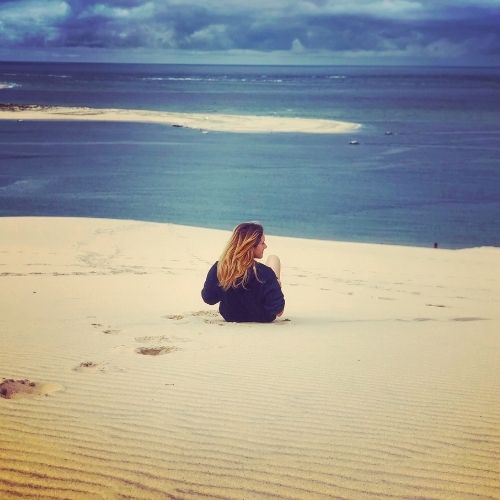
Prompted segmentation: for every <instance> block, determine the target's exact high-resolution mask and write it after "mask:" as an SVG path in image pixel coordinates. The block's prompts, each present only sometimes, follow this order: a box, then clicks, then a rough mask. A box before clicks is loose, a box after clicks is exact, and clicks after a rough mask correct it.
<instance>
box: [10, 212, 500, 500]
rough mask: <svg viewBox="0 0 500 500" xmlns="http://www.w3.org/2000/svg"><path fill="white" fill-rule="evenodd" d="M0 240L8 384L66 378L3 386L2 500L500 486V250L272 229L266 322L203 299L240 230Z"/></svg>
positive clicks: (64, 227) (86, 228)
mask: <svg viewBox="0 0 500 500" xmlns="http://www.w3.org/2000/svg"><path fill="white" fill-rule="evenodd" d="M0 235H1V239H2V247H1V249H0V279H1V282H2V286H1V288H0V294H1V300H0V329H1V331H2V349H1V350H0V379H1V377H5V378H12V379H16V380H17V379H29V380H35V381H39V380H40V381H44V382H46V383H52V384H60V385H61V386H63V387H64V390H62V391H58V392H53V393H50V394H48V395H46V396H44V395H39V396H36V397H32V398H29V399H28V398H22V399H12V400H11V399H3V398H0V422H1V423H2V425H1V426H0V497H2V498H14V497H16V496H36V497H37V498H43V497H51V498H54V497H56V498H119V497H132V498H148V499H149V498H200V497H210V496H212V497H215V498H241V499H243V498H244V499H247V498H271V497H273V498H276V497H277V498H306V499H309V498H366V499H368V498H371V499H372V498H379V497H393V498H417V497H418V498H443V499H444V498H499V497H500V475H499V473H500V470H499V463H500V460H499V458H500V453H499V449H500V446H499V445H500V425H499V424H500V386H499V384H498V380H499V375H500V373H499V371H500V362H499V361H500V359H499V353H500V349H499V347H500V345H499V344H500V341H499V336H498V332H499V331H500V329H499V325H500V312H499V311H500V307H499V302H500V275H499V273H498V269H499V268H500V267H499V264H500V251H499V249H496V248H495V249H493V248H477V249H468V250H458V251H452V250H441V249H440V250H434V249H425V248H410V247H395V246H383V245H364V244H351V243H338V242H327V241H313V240H299V239H292V238H282V237H275V236H272V235H268V237H267V243H268V246H269V249H268V251H272V252H273V253H278V254H279V255H280V256H281V257H282V261H283V268H284V273H283V280H282V281H283V287H284V291H285V295H286V298H287V308H286V311H285V315H284V316H283V318H282V319H280V320H279V321H277V322H275V323H273V324H268V325H256V324H228V323H225V322H223V321H222V319H221V318H220V316H219V315H218V313H217V311H216V309H215V308H212V307H208V306H206V305H204V304H203V303H201V299H200V297H199V290H200V288H201V285H202V282H203V280H204V277H205V273H206V271H207V270H208V266H209V265H210V264H211V263H212V261H213V260H215V258H216V257H217V255H218V254H219V252H220V250H221V248H222V246H223V244H224V243H225V241H226V238H227V236H228V233H227V232H224V231H215V230H207V229H197V228H189V227H182V226H175V225H167V224H153V223H142V222H131V221H113V220H92V219H63V218H1V219H0ZM304 256H307V257H308V258H307V259H306V258H305V257H304ZM154 352H157V355H154Z"/></svg>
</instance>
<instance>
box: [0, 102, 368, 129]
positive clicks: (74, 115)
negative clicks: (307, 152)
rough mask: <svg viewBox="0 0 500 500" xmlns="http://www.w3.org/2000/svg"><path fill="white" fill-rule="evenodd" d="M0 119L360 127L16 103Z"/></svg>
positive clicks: (329, 122)
mask: <svg viewBox="0 0 500 500" xmlns="http://www.w3.org/2000/svg"><path fill="white" fill-rule="evenodd" d="M0 120H17V121H22V120H37V121H49V120H54V121H65V120H73V121H109V122H135V123H156V124H162V125H169V126H172V127H179V128H190V129H196V130H202V131H213V132H230V133H254V134H259V133H303V134H348V133H353V132H356V131H359V130H360V128H361V125H360V124H358V123H351V122H343V121H336V120H325V119H313V118H294V117H278V116H259V115H231V114H218V113H176V112H167V111H148V110H134V109H113V108H88V107H64V106H45V105H17V104H3V105H0Z"/></svg>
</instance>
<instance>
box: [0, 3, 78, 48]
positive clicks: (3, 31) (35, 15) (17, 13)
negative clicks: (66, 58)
mask: <svg viewBox="0 0 500 500" xmlns="http://www.w3.org/2000/svg"><path fill="white" fill-rule="evenodd" d="M70 12H71V9H70V7H69V5H68V4H67V3H66V2H65V1H63V0H45V1H39V0H25V1H19V2H15V3H7V4H3V5H1V4H0V37H1V38H2V39H4V40H5V39H6V40H8V41H9V42H17V41H22V40H23V39H25V38H26V37H27V36H28V37H37V36H39V37H42V38H44V39H46V40H50V39H52V38H55V37H56V36H57V34H58V33H57V29H56V28H55V26H54V25H55V24H57V23H59V22H61V21H62V20H64V19H65V18H66V17H68V16H69V14H70Z"/></svg>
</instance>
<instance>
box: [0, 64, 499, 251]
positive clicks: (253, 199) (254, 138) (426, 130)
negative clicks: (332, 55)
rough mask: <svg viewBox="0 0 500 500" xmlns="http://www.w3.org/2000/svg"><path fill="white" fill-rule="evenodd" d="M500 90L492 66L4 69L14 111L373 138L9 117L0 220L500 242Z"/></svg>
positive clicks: (0, 150)
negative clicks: (323, 125) (106, 221)
mask: <svg viewBox="0 0 500 500" xmlns="http://www.w3.org/2000/svg"><path fill="white" fill-rule="evenodd" d="M499 94H500V71H499V70H490V69H467V68H465V69H464V68H448V69H439V68H433V69H429V68H403V69H401V68H399V69H398V68H346V67H335V68H287V67H254V66H253V67H231V66H141V65H69V64H68V65H66V64H60V65H53V64H27V63H23V64H13V63H3V64H0V100H1V102H4V103H6V102H16V103H40V104H60V105H85V106H91V107H122V108H135V109H163V110H173V111H192V112H200V111H201V112H225V113H228V112H229V113H239V114H271V115H284V116H307V117H313V118H314V117H318V118H331V119H343V120H350V121H357V122H361V123H363V125H364V126H363V129H362V130H361V131H360V132H359V133H357V134H356V135H355V136H354V137H351V136H345V135H335V136H332V135H330V136H323V135H305V134H255V135H253V134H252V135H249V134H228V133H209V134H201V133H200V132H199V131H195V130H188V129H177V128H173V127H165V126H158V125H145V124H126V123H78V122H71V123H67V122H66V123H62V122H59V123H57V122H43V123H37V122H22V123H17V122H7V121H0V215H71V216H95V217H116V218H127V219H141V220H154V221H168V222H176V223H182V224H191V225H200V226H207V227H219V228H225V229H228V228H231V227H232V226H234V225H235V224H236V223H238V222H239V221H241V220H248V219H257V220H260V221H262V222H263V223H264V225H265V226H266V230H267V231H268V232H272V233H275V234H285V235H292V236H303V237H313V238H325V239H339V240H350V241H370V242H383V243H397V244H411V245H423V246H431V245H432V244H433V243H434V242H435V241H437V242H439V244H440V246H442V247H451V248H456V247H468V246H478V245H495V246H499V245H500V231H499V229H500V228H499V226H500V224H499V222H498V219H499V217H498V215H499V214H500V167H499V165H500V163H499V157H500V155H499V153H500V126H498V124H499V123H500V95H499ZM389 131H390V134H388V133H386V132H389ZM353 138H355V139H357V140H358V141H359V142H360V144H359V145H358V146H352V145H349V140H350V139H353Z"/></svg>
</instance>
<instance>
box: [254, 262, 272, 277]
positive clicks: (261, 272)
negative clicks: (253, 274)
mask: <svg viewBox="0 0 500 500" xmlns="http://www.w3.org/2000/svg"><path fill="white" fill-rule="evenodd" d="M255 269H257V274H258V276H259V278H264V279H268V278H273V277H276V274H274V271H273V270H272V269H271V268H270V267H269V266H266V265H265V264H262V262H256V263H255Z"/></svg>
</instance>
